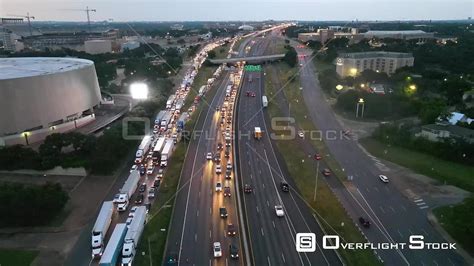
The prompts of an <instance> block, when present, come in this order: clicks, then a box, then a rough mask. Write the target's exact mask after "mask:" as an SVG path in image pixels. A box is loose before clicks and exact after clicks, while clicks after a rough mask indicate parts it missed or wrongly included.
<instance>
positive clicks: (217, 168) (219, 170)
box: [216, 164, 222, 174]
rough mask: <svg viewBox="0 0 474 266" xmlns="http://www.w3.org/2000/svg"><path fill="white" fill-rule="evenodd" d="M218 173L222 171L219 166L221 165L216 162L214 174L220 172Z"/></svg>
mask: <svg viewBox="0 0 474 266" xmlns="http://www.w3.org/2000/svg"><path fill="white" fill-rule="evenodd" d="M220 173H222V168H221V165H220V164H218V165H216V174H220Z"/></svg>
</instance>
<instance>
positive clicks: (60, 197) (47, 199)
mask: <svg viewBox="0 0 474 266" xmlns="http://www.w3.org/2000/svg"><path fill="white" fill-rule="evenodd" d="M68 199H69V196H68V195H67V193H66V192H65V191H64V190H63V189H62V187H61V185H60V184H58V183H55V184H53V183H47V184H45V185H41V186H37V185H23V184H18V183H0V202H1V203H2V204H0V213H2V214H3V215H2V219H0V227H8V226H15V227H18V226H40V225H47V224H48V223H50V222H51V221H52V220H53V219H54V218H55V217H57V215H58V214H59V213H60V212H61V211H62V210H63V208H64V206H65V205H66V202H67V201H68Z"/></svg>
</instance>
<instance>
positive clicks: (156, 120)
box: [155, 110, 166, 126]
mask: <svg viewBox="0 0 474 266" xmlns="http://www.w3.org/2000/svg"><path fill="white" fill-rule="evenodd" d="M165 114H166V111H165V110H161V111H160V112H158V114H157V115H156V118H155V125H157V126H159V125H160V122H161V119H163V117H164V116H165Z"/></svg>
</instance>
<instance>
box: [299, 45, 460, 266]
mask: <svg viewBox="0 0 474 266" xmlns="http://www.w3.org/2000/svg"><path fill="white" fill-rule="evenodd" d="M297 51H298V53H299V55H305V56H299V63H300V64H302V65H303V67H302V69H300V74H299V77H300V80H301V85H302V88H303V97H304V100H305V104H306V106H307V108H308V112H309V116H310V118H311V120H312V121H313V123H314V124H315V125H316V126H317V128H318V129H319V130H321V131H322V132H329V131H333V132H338V133H342V132H344V130H347V129H344V128H343V127H342V126H341V125H340V124H339V122H338V120H337V119H336V117H335V115H334V113H333V111H332V109H331V107H330V106H329V104H328V102H327V101H326V99H325V97H324V95H323V93H322V91H321V88H320V86H319V82H318V80H317V77H316V75H315V68H314V65H313V63H312V61H311V56H310V55H311V51H309V50H307V49H304V48H297ZM354 104H355V103H354ZM322 135H323V136H324V135H325V134H322ZM338 135H339V136H342V137H339V138H336V139H331V140H329V139H327V138H325V139H324V141H325V143H326V145H327V147H328V148H329V151H330V152H331V155H330V156H333V157H334V158H335V159H336V160H337V161H338V162H339V164H340V165H341V167H342V168H343V169H344V171H345V173H347V175H348V176H353V181H352V182H351V184H350V185H347V186H345V187H343V188H341V186H340V183H339V182H338V181H335V180H332V179H328V182H329V184H330V185H331V186H332V187H333V188H336V193H337V196H338V197H339V199H340V200H341V202H342V203H343V205H344V206H345V207H346V209H347V210H349V214H350V215H351V217H352V218H353V220H354V222H356V223H357V222H358V218H359V217H366V218H368V219H370V221H371V222H372V224H373V226H372V227H371V228H370V229H369V230H364V233H365V235H366V236H367V238H368V239H369V241H371V242H374V243H381V242H389V243H399V242H403V243H405V242H408V240H409V237H410V235H423V236H424V237H425V241H426V242H446V241H445V240H444V239H443V238H442V237H441V236H440V235H439V234H438V232H436V230H435V229H434V228H433V227H432V226H431V225H430V223H429V222H428V219H427V217H426V212H427V211H428V209H427V208H425V207H420V206H419V204H417V202H416V201H414V200H410V199H409V198H407V197H405V196H404V195H403V194H402V193H401V192H400V191H399V190H398V189H397V188H396V187H394V186H392V185H390V183H389V184H385V183H382V182H381V181H380V180H379V178H378V176H379V175H380V174H384V175H387V176H388V177H389V178H396V176H391V174H390V171H389V169H386V168H379V167H377V164H376V162H375V161H373V160H372V158H371V157H369V156H368V155H367V154H366V153H365V152H364V151H363V150H362V149H361V147H360V146H359V145H358V143H357V141H355V140H354V138H346V137H344V135H343V134H338ZM378 255H380V257H381V259H382V260H383V261H384V264H386V265H403V264H412V265H462V264H464V262H463V259H462V257H461V256H460V255H459V254H457V253H456V252H455V251H452V250H451V251H442V250H429V249H422V250H409V249H405V250H402V251H397V250H379V251H378Z"/></svg>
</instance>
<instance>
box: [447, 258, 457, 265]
mask: <svg viewBox="0 0 474 266" xmlns="http://www.w3.org/2000/svg"><path fill="white" fill-rule="evenodd" d="M447 259H448V261H449V263H451V265H456V264H454V262H453V261H452V260H451V259H450V258H447Z"/></svg>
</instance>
